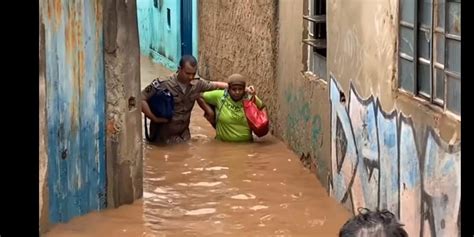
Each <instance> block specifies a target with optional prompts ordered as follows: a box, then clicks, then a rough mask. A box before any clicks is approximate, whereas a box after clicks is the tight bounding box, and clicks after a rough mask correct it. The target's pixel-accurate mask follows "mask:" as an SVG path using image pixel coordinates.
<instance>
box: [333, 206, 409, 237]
mask: <svg viewBox="0 0 474 237" xmlns="http://www.w3.org/2000/svg"><path fill="white" fill-rule="evenodd" d="M358 212H359V214H358V215H356V216H354V217H352V218H351V219H349V220H348V221H347V222H346V223H345V224H344V225H343V226H342V228H341V229H340V231H339V237H408V234H407V232H406V231H405V230H404V229H403V224H401V223H399V222H398V219H397V217H396V216H395V215H394V214H393V213H391V212H390V211H388V210H381V211H371V210H369V209H366V208H360V209H359V210H358Z"/></svg>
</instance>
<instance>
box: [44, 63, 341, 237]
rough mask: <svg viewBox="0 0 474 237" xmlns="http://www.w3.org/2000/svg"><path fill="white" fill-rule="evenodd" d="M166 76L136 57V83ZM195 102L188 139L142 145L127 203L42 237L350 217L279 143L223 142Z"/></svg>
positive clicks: (199, 232)
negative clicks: (134, 195)
mask: <svg viewBox="0 0 474 237" xmlns="http://www.w3.org/2000/svg"><path fill="white" fill-rule="evenodd" d="M157 73H160V74H164V73H169V72H167V71H166V69H163V68H161V67H160V66H159V65H152V64H151V63H150V61H149V60H148V59H145V58H142V72H141V74H142V85H141V86H142V88H143V87H144V86H146V85H147V83H148V82H150V81H151V80H152V79H153V78H154V77H155V76H156V75H157ZM202 113H203V112H202V111H201V109H200V108H199V107H198V106H195V108H194V111H193V114H192V120H191V126H190V128H191V134H192V139H191V141H190V142H189V143H187V144H179V145H171V146H154V145H149V144H147V143H146V142H144V185H143V188H144V193H143V198H142V199H140V200H138V201H135V202H134V203H133V204H132V205H124V206H121V207H119V208H118V209H108V210H105V211H102V212H94V213H90V214H87V215H85V216H81V217H77V218H75V219H73V220H72V221H70V222H69V223H67V224H57V225H56V226H54V227H53V228H52V229H51V231H50V232H48V233H47V235H46V236H49V237H54V236H69V237H74V236H130V237H132V236H146V237H151V236H336V235H337V233H338V230H339V228H340V227H341V226H342V224H343V223H344V222H345V221H346V220H347V219H348V218H349V217H350V213H349V212H348V211H347V210H345V209H344V208H343V207H342V206H341V205H340V204H338V203H337V202H336V201H335V200H334V199H332V198H330V197H329V196H328V193H327V191H326V190H325V189H324V188H323V187H322V186H321V184H320V183H319V181H318V180H317V179H316V178H315V175H314V174H311V173H310V172H309V171H308V170H306V169H304V168H303V166H302V164H301V162H300V161H299V158H298V157H297V156H296V155H295V154H294V153H293V152H292V151H290V150H289V149H288V148H287V147H286V146H285V144H284V143H282V142H281V141H279V140H277V139H276V138H274V137H271V136H267V137H264V138H262V139H259V140H257V141H256V142H255V143H253V144H232V143H223V142H219V141H216V140H214V139H213V137H214V130H213V128H212V127H211V126H210V125H209V124H208V122H207V121H206V120H205V119H204V117H203V116H202Z"/></svg>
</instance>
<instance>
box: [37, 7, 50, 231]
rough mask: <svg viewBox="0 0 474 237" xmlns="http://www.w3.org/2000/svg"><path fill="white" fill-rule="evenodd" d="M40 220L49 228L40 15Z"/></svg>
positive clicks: (44, 92)
mask: <svg viewBox="0 0 474 237" xmlns="http://www.w3.org/2000/svg"><path fill="white" fill-rule="evenodd" d="M38 23H39V139H38V141H39V189H38V190H39V221H40V232H41V233H42V232H45V231H47V229H48V208H49V207H48V154H47V147H48V135H47V134H48V132H47V127H46V85H45V84H46V76H45V73H46V62H45V49H44V34H45V32H44V24H43V19H42V15H41V11H40V17H39V21H38Z"/></svg>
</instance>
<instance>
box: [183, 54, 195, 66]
mask: <svg viewBox="0 0 474 237" xmlns="http://www.w3.org/2000/svg"><path fill="white" fill-rule="evenodd" d="M186 63H189V65H191V66H192V67H196V65H197V60H196V58H195V57H194V56H193V55H183V56H182V57H181V59H180V60H179V68H183V67H184V65H185V64H186Z"/></svg>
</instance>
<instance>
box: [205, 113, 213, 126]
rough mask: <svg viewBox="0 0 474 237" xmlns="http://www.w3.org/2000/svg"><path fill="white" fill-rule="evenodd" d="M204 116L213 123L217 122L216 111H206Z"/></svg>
mask: <svg viewBox="0 0 474 237" xmlns="http://www.w3.org/2000/svg"><path fill="white" fill-rule="evenodd" d="M204 117H205V118H206V120H207V121H208V122H209V123H211V124H214V123H215V115H214V113H212V114H211V113H205V114H204Z"/></svg>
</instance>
